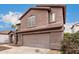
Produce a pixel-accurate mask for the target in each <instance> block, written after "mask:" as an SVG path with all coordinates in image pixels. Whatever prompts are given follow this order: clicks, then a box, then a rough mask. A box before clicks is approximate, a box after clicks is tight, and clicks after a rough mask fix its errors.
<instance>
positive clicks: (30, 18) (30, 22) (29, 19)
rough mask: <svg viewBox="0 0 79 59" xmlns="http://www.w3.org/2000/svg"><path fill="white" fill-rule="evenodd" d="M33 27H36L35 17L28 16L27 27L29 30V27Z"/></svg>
mask: <svg viewBox="0 0 79 59" xmlns="http://www.w3.org/2000/svg"><path fill="white" fill-rule="evenodd" d="M33 17H35V18H34V19H32V18H33ZM33 23H34V24H33ZM29 24H30V25H29ZM35 26H36V16H35V15H31V16H29V17H28V18H27V27H29V28H31V27H35Z"/></svg>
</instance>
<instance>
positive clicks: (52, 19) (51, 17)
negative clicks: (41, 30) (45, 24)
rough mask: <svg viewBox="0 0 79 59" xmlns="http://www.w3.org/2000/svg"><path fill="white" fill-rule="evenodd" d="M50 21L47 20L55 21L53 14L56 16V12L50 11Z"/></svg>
mask: <svg viewBox="0 0 79 59" xmlns="http://www.w3.org/2000/svg"><path fill="white" fill-rule="evenodd" d="M49 16H50V21H49V22H55V21H56V19H55V16H56V14H55V13H50V15H49Z"/></svg>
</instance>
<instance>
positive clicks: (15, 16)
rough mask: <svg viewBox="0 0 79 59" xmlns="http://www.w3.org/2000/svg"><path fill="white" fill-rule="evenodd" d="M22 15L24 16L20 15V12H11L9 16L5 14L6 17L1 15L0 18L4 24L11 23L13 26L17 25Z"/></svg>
mask: <svg viewBox="0 0 79 59" xmlns="http://www.w3.org/2000/svg"><path fill="white" fill-rule="evenodd" d="M21 15H22V14H21V13H19V12H11V11H9V13H8V14H5V15H3V14H1V15H0V17H1V19H2V20H3V21H4V22H9V23H11V24H16V23H17V22H18V19H19V17H20V16H21Z"/></svg>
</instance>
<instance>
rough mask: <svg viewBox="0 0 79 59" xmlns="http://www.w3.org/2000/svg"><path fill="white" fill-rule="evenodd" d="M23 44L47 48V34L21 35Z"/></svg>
mask: <svg viewBox="0 0 79 59" xmlns="http://www.w3.org/2000/svg"><path fill="white" fill-rule="evenodd" d="M23 45H24V46H31V47H40V48H49V34H33V35H23Z"/></svg>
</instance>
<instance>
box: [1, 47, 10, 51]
mask: <svg viewBox="0 0 79 59" xmlns="http://www.w3.org/2000/svg"><path fill="white" fill-rule="evenodd" d="M7 49H11V47H6V46H0V51H3V50H7Z"/></svg>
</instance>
